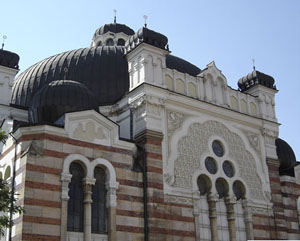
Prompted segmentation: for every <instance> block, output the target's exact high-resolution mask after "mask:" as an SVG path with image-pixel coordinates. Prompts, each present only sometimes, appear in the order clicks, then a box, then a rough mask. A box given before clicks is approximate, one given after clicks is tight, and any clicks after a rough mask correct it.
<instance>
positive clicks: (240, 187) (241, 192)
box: [232, 181, 246, 200]
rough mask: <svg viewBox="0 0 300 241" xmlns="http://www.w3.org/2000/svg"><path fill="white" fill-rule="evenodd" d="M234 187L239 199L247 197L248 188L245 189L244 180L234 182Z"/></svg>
mask: <svg viewBox="0 0 300 241" xmlns="http://www.w3.org/2000/svg"><path fill="white" fill-rule="evenodd" d="M232 189H233V193H234V195H235V196H236V199H237V200H239V199H241V198H242V199H243V198H245V194H246V189H245V186H244V184H243V183H242V182H240V181H235V182H234V183H233V186H232Z"/></svg>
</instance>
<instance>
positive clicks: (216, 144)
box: [212, 140, 224, 157]
mask: <svg viewBox="0 0 300 241" xmlns="http://www.w3.org/2000/svg"><path fill="white" fill-rule="evenodd" d="M212 149H213V152H214V153H215V155H216V156H218V157H222V156H224V147H223V145H222V143H221V142H220V141H217V140H214V141H213V143H212Z"/></svg>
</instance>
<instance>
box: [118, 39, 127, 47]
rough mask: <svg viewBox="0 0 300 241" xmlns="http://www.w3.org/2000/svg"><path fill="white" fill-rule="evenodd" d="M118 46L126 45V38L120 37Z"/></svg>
mask: <svg viewBox="0 0 300 241" xmlns="http://www.w3.org/2000/svg"><path fill="white" fill-rule="evenodd" d="M117 45H118V46H124V45H125V40H124V39H122V38H119V39H118V44H117Z"/></svg>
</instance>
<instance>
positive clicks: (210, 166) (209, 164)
mask: <svg viewBox="0 0 300 241" xmlns="http://www.w3.org/2000/svg"><path fill="white" fill-rule="evenodd" d="M205 167H206V169H207V171H208V172H209V173H211V174H216V173H217V170H218V167H217V163H216V161H215V159H213V158H212V157H207V158H206V159H205Z"/></svg>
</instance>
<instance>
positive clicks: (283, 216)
mask: <svg viewBox="0 0 300 241" xmlns="http://www.w3.org/2000/svg"><path fill="white" fill-rule="evenodd" d="M267 165H268V169H269V180H270V187H271V202H272V203H273V211H272V212H270V214H269V215H265V214H261V215H260V214H255V215H253V228H254V237H255V239H299V237H300V236H299V223H298V217H297V198H298V196H299V194H300V192H299V191H300V185H298V184H296V183H295V179H294V178H292V177H280V176H279V161H278V160H273V159H267Z"/></svg>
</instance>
